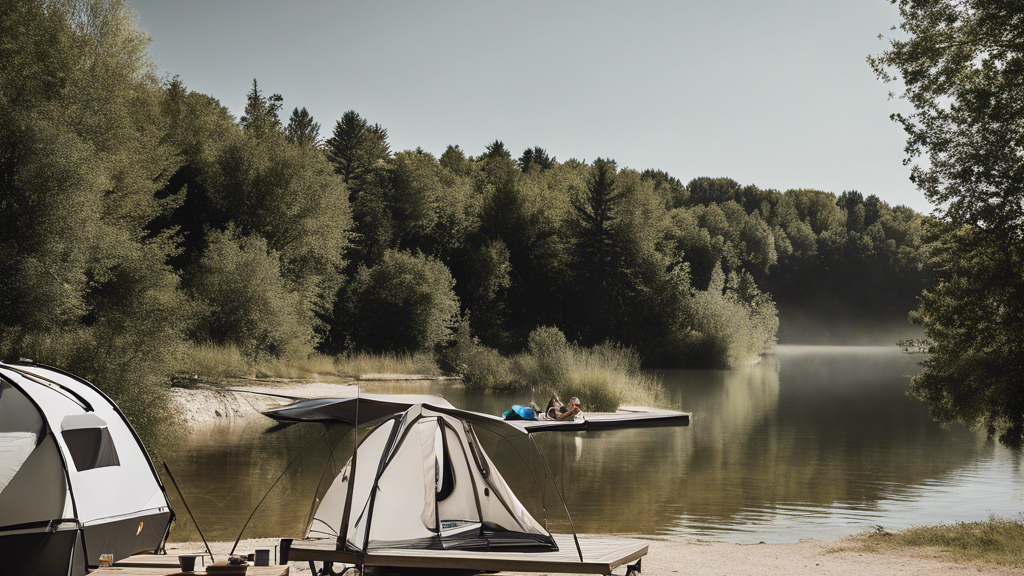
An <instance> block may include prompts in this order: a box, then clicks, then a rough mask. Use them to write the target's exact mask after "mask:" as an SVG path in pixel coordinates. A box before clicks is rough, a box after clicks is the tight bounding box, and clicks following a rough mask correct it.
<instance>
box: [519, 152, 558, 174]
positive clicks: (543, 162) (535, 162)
mask: <svg viewBox="0 0 1024 576" xmlns="http://www.w3.org/2000/svg"><path fill="white" fill-rule="evenodd" d="M556 161H557V160H556V159H555V157H554V156H548V151H547V150H545V149H543V148H541V147H540V146H534V147H533V148H527V149H526V150H524V151H523V155H522V156H520V157H519V169H520V170H522V171H523V172H526V171H527V170H529V169H530V167H531V166H537V167H539V168H540V169H541V170H547V169H549V168H551V167H552V166H554V165H555V162H556Z"/></svg>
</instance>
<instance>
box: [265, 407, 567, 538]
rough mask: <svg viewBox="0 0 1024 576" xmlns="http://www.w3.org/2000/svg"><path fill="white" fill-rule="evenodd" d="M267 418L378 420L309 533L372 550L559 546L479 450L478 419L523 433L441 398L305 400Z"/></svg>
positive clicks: (328, 494)
mask: <svg viewBox="0 0 1024 576" xmlns="http://www.w3.org/2000/svg"><path fill="white" fill-rule="evenodd" d="M264 414H266V415H268V416H270V417H272V418H274V419H276V420H279V421H284V422H297V421H307V422H310V421H312V422H343V423H347V424H350V425H354V424H358V425H374V426H375V427H374V428H373V430H371V431H370V432H369V433H368V434H367V435H366V436H365V437H363V438H362V439H361V441H360V442H359V446H358V448H357V449H356V450H355V453H354V457H353V458H352V459H350V460H349V462H348V464H347V465H346V466H345V468H344V469H343V470H342V471H341V473H340V474H339V475H338V476H337V477H336V478H335V480H334V482H333V483H332V484H331V485H330V487H329V488H328V490H327V492H326V493H325V494H324V495H323V498H322V500H321V501H320V502H319V505H318V506H317V507H316V510H315V512H314V514H313V516H312V520H311V522H310V525H309V527H308V529H307V533H306V537H307V538H327V539H333V540H337V542H338V547H339V549H348V550H353V551H366V552H368V551H372V550H383V549H428V550H430V549H447V550H491V551H495V550H515V551H527V550H536V551H549V550H557V549H558V546H557V544H556V542H555V540H554V538H552V536H551V534H550V533H549V532H548V531H547V530H546V529H545V528H544V527H543V526H541V525H540V523H538V522H537V520H536V519H534V518H533V517H532V516H531V515H530V513H529V512H528V511H527V510H526V508H525V507H524V506H523V504H522V503H521V502H520V501H519V500H518V499H517V498H516V496H515V494H513V492H512V490H511V488H509V486H508V484H507V483H506V482H505V480H504V479H503V478H502V477H501V475H500V474H499V473H498V470H497V468H496V467H495V466H494V464H493V463H492V462H491V460H490V458H489V457H488V456H487V454H486V453H485V452H484V451H483V450H482V449H481V447H480V441H479V439H478V438H477V437H476V432H475V431H474V424H476V425H478V426H479V425H483V426H485V427H486V428H488V429H492V426H493V427H497V428H498V429H499V432H505V433H508V434H513V435H517V436H521V435H523V434H522V432H521V431H520V430H518V429H515V428H511V427H508V426H507V425H505V424H504V422H502V421H501V420H500V419H494V418H490V419H488V421H486V422H483V421H481V417H483V416H484V415H480V414H476V413H472V412H467V411H462V410H457V409H455V408H454V407H452V406H451V404H449V403H448V402H447V401H445V400H444V399H442V398H437V397H431V396H398V395H393V396H392V395H389V396H386V397H385V396H373V395H360V397H359V398H358V399H356V398H350V399H331V398H318V399H312V400H303V401H299V402H296V403H295V404H291V405H288V406H284V407H282V408H276V409H272V410H268V411H266V412H264ZM485 419H486V417H485ZM506 428H507V429H506ZM356 462H358V467H357V466H356V464H355V463H356Z"/></svg>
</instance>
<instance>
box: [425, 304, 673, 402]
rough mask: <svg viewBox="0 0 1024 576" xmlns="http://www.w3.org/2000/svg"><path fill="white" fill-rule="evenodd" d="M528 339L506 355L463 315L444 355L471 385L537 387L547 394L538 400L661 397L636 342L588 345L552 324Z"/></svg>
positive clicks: (650, 399)
mask: <svg viewBox="0 0 1024 576" xmlns="http://www.w3.org/2000/svg"><path fill="white" fill-rule="evenodd" d="M529 345H530V348H529V352H527V353H523V354H519V355H516V356H513V357H511V358H507V357H504V356H502V355H501V354H499V353H498V352H497V351H496V350H493V349H491V348H488V347H486V346H483V345H482V344H480V342H479V341H477V340H476V338H474V337H473V336H472V335H471V334H470V332H469V323H468V321H463V322H462V323H461V324H460V326H459V331H458V334H457V335H456V338H455V344H454V345H453V346H452V347H451V348H449V349H448V350H446V351H445V352H444V354H443V357H444V358H445V360H446V361H447V363H448V364H449V366H450V367H451V369H452V370H453V371H454V372H457V373H458V374H461V375H462V377H463V378H464V380H465V383H466V387H467V388H469V389H477V390H523V391H526V390H532V391H533V392H534V393H535V394H536V393H540V394H541V395H542V398H540V400H541V402H538V404H544V403H547V401H548V398H549V397H550V395H552V394H556V395H558V396H559V398H561V399H562V401H563V402H567V401H568V400H569V398H571V397H573V396H577V397H579V399H580V402H581V405H582V408H583V410H584V411H596V412H613V411H615V410H616V409H618V407H619V406H620V405H622V404H642V405H651V404H655V403H657V401H658V390H659V387H660V381H659V379H658V377H656V376H653V375H651V374H649V373H646V372H644V371H643V370H642V369H641V366H640V355H639V354H638V353H637V352H636V351H635V350H633V349H632V348H628V347H623V346H618V345H615V344H610V343H606V344H601V345H599V346H594V347H592V348H583V347H581V346H578V345H576V344H570V343H568V342H567V341H566V339H565V336H564V335H563V334H562V332H561V331H560V330H558V329H557V328H554V327H550V326H545V327H541V328H537V329H536V330H534V331H533V332H532V333H530V337H529Z"/></svg>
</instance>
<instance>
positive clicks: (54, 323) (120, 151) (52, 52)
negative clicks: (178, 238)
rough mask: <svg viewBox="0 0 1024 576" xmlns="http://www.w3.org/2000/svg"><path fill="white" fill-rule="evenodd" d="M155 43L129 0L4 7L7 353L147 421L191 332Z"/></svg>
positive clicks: (1, 90) (0, 72)
mask: <svg viewBox="0 0 1024 576" xmlns="http://www.w3.org/2000/svg"><path fill="white" fill-rule="evenodd" d="M147 46H148V36H147V35H146V34H145V33H144V32H143V31H142V30H140V29H139V28H138V24H137V17H136V16H135V14H134V12H132V10H131V8H130V7H129V6H128V4H127V2H125V1H121V0H87V1H86V0H83V1H70V0H68V1H42V0H12V1H10V2H3V3H0V141H2V142H3V146H2V147H0V210H2V212H3V214H5V215H7V216H8V217H7V218H5V223H4V226H3V227H2V230H0V356H2V357H4V358H12V357H13V358H17V357H18V356H27V357H31V358H34V359H35V360H37V361H40V362H45V363H49V364H53V365H56V366H59V367H62V368H66V369H69V370H73V371H74V372H75V373H77V374H80V375H82V376H84V377H86V378H89V379H91V380H93V381H95V382H96V383H97V384H98V385H100V386H102V387H103V388H104V389H105V390H106V391H107V392H108V393H110V394H111V395H112V396H114V397H115V399H116V400H117V401H118V402H119V403H121V405H122V406H123V407H124V408H125V409H126V411H128V412H129V413H130V414H131V416H132V417H133V419H134V421H135V422H136V423H138V418H139V417H140V416H141V415H143V414H147V410H151V409H152V408H154V407H158V406H159V399H160V395H159V394H158V392H159V389H160V388H159V386H157V385H158V384H160V383H163V382H164V381H165V380H163V379H164V378H165V377H166V376H167V375H169V373H170V371H171V370H172V369H173V367H174V365H175V360H176V358H177V357H178V355H179V353H180V352H181V351H182V349H183V346H184V343H185V339H184V331H185V328H186V327H187V324H188V322H189V321H190V320H191V318H190V307H189V305H188V302H187V301H186V299H185V298H184V297H183V295H182V293H181V292H180V291H179V290H178V277H177V276H176V275H175V273H174V271H173V270H171V269H170V267H169V266H167V264H166V261H167V258H168V256H169V255H170V254H172V253H173V252H174V249H175V248H174V242H173V240H172V238H171V237H170V235H168V234H162V233H153V232H152V231H150V230H147V228H146V226H147V224H148V223H149V222H150V221H152V220H153V219H154V218H157V217H159V216H160V215H162V214H165V213H166V212H167V211H169V210H170V209H171V208H173V206H174V204H175V202H176V201H177V198H174V197H169V198H163V199H161V198H158V197H157V192H158V191H159V190H161V189H162V188H163V187H164V185H165V184H166V181H167V177H168V176H169V175H170V174H173V173H174V172H175V170H176V169H177V167H178V164H179V162H180V160H179V159H178V158H177V156H176V154H175V152H174V150H173V149H172V148H171V146H170V145H169V144H168V143H167V142H166V140H165V136H166V133H167V129H168V123H167V119H166V118H165V117H164V116H163V114H162V103H163V99H164V95H163V93H162V92H161V90H160V82H159V79H158V78H157V77H156V74H155V65H154V64H153V62H152V61H151V60H150V59H149V56H148V54H147ZM158 411H159V409H158V408H157V409H156V410H153V411H151V412H148V414H149V415H153V413H154V412H158Z"/></svg>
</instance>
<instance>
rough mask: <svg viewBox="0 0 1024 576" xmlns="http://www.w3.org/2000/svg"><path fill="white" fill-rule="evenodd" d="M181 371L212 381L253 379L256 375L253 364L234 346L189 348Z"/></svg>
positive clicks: (197, 345) (204, 345)
mask: <svg viewBox="0 0 1024 576" xmlns="http://www.w3.org/2000/svg"><path fill="white" fill-rule="evenodd" d="M179 371H180V372H183V373H185V374H188V375H195V376H202V377H205V378H211V379H221V378H251V377H253V375H254V371H253V367H252V362H251V361H250V360H249V359H248V358H247V357H246V356H245V354H242V350H241V349H240V348H239V347H238V346H235V345H233V344H212V343H202V344H194V345H192V346H189V347H188V348H187V349H186V350H185V354H184V358H183V359H182V363H181V366H180V369H179Z"/></svg>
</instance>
